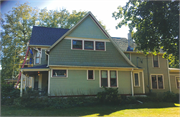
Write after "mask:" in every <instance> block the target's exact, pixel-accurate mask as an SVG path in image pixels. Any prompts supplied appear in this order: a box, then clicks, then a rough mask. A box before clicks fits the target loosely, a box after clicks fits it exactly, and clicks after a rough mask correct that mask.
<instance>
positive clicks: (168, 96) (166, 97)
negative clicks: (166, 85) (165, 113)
mask: <svg viewBox="0 0 180 117" xmlns="http://www.w3.org/2000/svg"><path fill="white" fill-rule="evenodd" d="M162 99H163V101H165V102H177V96H176V94H175V93H173V92H170V91H167V92H164V93H163V97H162Z"/></svg>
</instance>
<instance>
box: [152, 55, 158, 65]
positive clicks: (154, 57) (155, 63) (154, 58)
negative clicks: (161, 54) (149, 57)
mask: <svg viewBox="0 0 180 117" xmlns="http://www.w3.org/2000/svg"><path fill="white" fill-rule="evenodd" d="M153 65H154V67H159V62H158V56H154V55H153Z"/></svg>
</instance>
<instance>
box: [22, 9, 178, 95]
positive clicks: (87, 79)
mask: <svg viewBox="0 0 180 117" xmlns="http://www.w3.org/2000/svg"><path fill="white" fill-rule="evenodd" d="M129 37H130V36H129ZM125 41H126V40H125ZM128 42H129V44H130V43H131V42H132V39H129V41H128ZM132 45H134V44H133V43H132ZM134 46H135V45H134ZM29 47H30V51H31V52H30V53H29V55H31V56H32V57H33V59H32V60H33V61H34V63H33V64H34V65H33V67H26V68H22V69H21V73H22V74H23V75H21V76H22V77H21V91H20V92H21V93H20V95H21V96H22V91H23V90H22V89H23V87H24V88H25V89H26V87H32V88H33V89H34V90H40V91H42V90H44V91H47V93H48V95H49V96H70V95H73V96H75V95H95V94H97V93H98V92H100V91H103V88H102V87H103V86H104V87H108V88H109V87H112V88H118V92H119V94H123V95H132V96H134V95H145V94H146V93H149V92H156V93H163V92H166V91H173V92H175V93H178V89H179V84H180V82H179V81H180V79H179V69H173V68H169V67H168V61H167V60H166V59H164V58H162V53H160V54H158V55H157V56H153V55H152V54H149V55H147V56H145V55H144V54H143V53H137V52H135V51H132V49H131V47H128V48H129V49H128V50H130V51H126V50H127V46H126V49H123V48H122V47H124V46H121V45H120V44H118V41H117V38H112V37H111V36H110V35H109V34H108V32H107V31H106V30H104V28H103V27H102V26H101V24H100V23H99V22H98V21H97V19H96V18H95V17H94V15H93V14H92V13H91V12H89V13H87V14H86V16H84V18H82V19H81V20H80V21H79V22H78V23H77V24H76V25H75V26H74V27H72V28H71V29H61V28H47V27H39V26H33V30H32V36H31V39H30V43H29ZM27 82H29V83H27ZM23 85H24V86H23Z"/></svg>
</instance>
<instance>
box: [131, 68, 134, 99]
mask: <svg viewBox="0 0 180 117" xmlns="http://www.w3.org/2000/svg"><path fill="white" fill-rule="evenodd" d="M132 71H133V69H132V70H131V91H132V92H131V93H132V96H134V87H133V75H132Z"/></svg>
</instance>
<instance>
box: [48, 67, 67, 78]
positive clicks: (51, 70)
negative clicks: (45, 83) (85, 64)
mask: <svg viewBox="0 0 180 117" xmlns="http://www.w3.org/2000/svg"><path fill="white" fill-rule="evenodd" d="M53 70H66V77H60V76H56V77H54V76H53ZM51 78H68V69H61V68H58V69H51Z"/></svg>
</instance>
